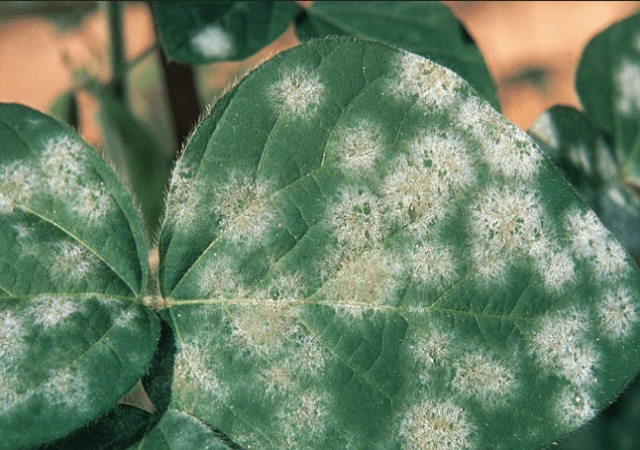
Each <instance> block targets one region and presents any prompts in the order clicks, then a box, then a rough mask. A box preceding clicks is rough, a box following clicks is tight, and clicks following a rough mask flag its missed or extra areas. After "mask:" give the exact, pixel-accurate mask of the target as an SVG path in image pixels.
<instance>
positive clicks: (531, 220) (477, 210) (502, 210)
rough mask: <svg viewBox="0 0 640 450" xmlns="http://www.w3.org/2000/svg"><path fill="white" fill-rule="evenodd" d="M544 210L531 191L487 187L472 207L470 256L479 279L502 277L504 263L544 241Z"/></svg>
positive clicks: (505, 265)
mask: <svg viewBox="0 0 640 450" xmlns="http://www.w3.org/2000/svg"><path fill="white" fill-rule="evenodd" d="M543 217H544V211H543V209H542V206H541V205H540V203H539V200H538V198H537V196H536V195H535V194H534V192H532V191H529V190H526V189H525V188H519V189H516V190H511V189H508V188H506V187H502V188H498V187H489V188H488V189H487V190H486V191H485V192H484V193H482V195H481V196H480V198H479V200H478V201H477V202H476V203H475V205H472V207H471V219H472V220H471V226H472V230H471V231H472V233H471V234H472V236H473V244H472V249H471V255H472V257H473V260H474V263H475V268H476V271H477V273H478V274H479V275H480V276H481V277H482V278H489V279H497V278H499V277H502V276H503V275H504V271H505V269H506V267H507V263H508V262H510V261H511V260H512V259H513V258H514V256H516V255H518V254H527V253H529V252H530V250H531V248H532V247H533V246H534V245H536V244H537V243H538V241H539V240H541V239H544V230H543Z"/></svg>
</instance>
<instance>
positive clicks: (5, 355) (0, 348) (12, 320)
mask: <svg viewBox="0 0 640 450" xmlns="http://www.w3.org/2000/svg"><path fill="white" fill-rule="evenodd" d="M25 334H26V330H25V328H24V325H23V324H22V322H21V321H20V320H19V319H18V317H16V315H15V314H14V313H13V312H11V311H0V361H2V363H3V364H2V365H5V364H6V365H7V366H9V365H11V364H14V363H15V362H16V361H17V360H19V359H20V358H22V355H23V352H24V351H25V350H26V348H27V346H26V344H25V342H24V337H25Z"/></svg>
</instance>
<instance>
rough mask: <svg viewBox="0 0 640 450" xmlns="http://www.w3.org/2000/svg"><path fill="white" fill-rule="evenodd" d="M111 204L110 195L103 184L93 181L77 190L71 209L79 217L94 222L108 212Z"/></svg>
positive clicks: (90, 222) (98, 220)
mask: <svg viewBox="0 0 640 450" xmlns="http://www.w3.org/2000/svg"><path fill="white" fill-rule="evenodd" d="M112 206H113V201H112V199H111V195H109V192H108V191H107V189H106V188H105V187H104V184H98V183H93V184H92V185H89V186H82V187H81V188H80V189H79V190H78V192H77V194H76V195H75V200H74V202H73V204H72V207H71V209H72V211H74V212H75V213H76V214H77V215H78V217H79V218H80V219H83V220H85V221H86V222H88V223H89V224H95V223H98V222H100V221H101V220H102V219H103V218H104V217H105V216H106V215H107V214H108V213H109V210H110V209H111V207H112Z"/></svg>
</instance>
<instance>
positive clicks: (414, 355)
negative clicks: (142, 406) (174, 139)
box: [160, 39, 640, 450]
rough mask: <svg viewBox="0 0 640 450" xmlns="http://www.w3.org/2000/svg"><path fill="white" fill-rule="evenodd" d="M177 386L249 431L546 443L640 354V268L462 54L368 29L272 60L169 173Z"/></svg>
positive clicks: (319, 438)
mask: <svg viewBox="0 0 640 450" xmlns="http://www.w3.org/2000/svg"><path fill="white" fill-rule="evenodd" d="M160 285H161V291H162V294H163V296H164V299H165V301H166V303H167V308H165V309H164V310H163V311H162V312H161V314H162V315H163V317H165V318H166V319H167V321H168V322H169V323H171V324H172V326H173V328H174V331H175V335H176V340H177V346H178V348H177V354H176V364H175V372H174V381H173V392H172V406H171V407H172V408H174V409H176V410H180V411H185V412H188V413H189V414H191V415H193V416H194V417H196V418H197V419H199V420H201V421H202V422H204V423H207V424H209V425H211V426H212V427H214V428H215V429H218V430H220V431H221V433H223V434H224V435H225V436H227V437H228V438H229V439H230V440H231V441H233V442H236V443H238V444H239V445H241V446H242V447H243V448H261V449H271V448H274V449H275V448H313V449H320V448H362V449H375V448H380V449H400V448H403V449H435V450H439V449H445V448H446V449H450V448H469V449H487V448H492V449H511V448H523V449H526V448H537V447H539V446H541V445H543V444H545V443H547V442H550V441H551V440H553V439H555V438H557V437H559V436H562V435H563V434H565V433H567V432H569V431H571V430H573V429H575V428H577V427H578V426H580V425H581V424H583V423H585V422H586V421H588V420H589V419H590V418H592V417H593V416H594V415H595V413H596V411H597V410H598V409H601V408H602V407H604V406H605V405H606V404H608V403H609V402H610V401H611V399H612V398H613V397H615V396H616V395H617V393H618V392H619V391H620V389H621V388H622V387H623V386H624V385H625V384H626V382H627V380H628V379H629V378H630V377H631V376H632V375H633V374H634V373H635V372H636V371H637V370H638V368H639V367H640V350H639V349H640V333H638V312H637V308H638V303H639V301H640V298H639V297H640V279H639V275H638V272H637V270H636V269H635V267H634V266H633V264H632V262H631V261H630V259H629V258H628V257H627V256H626V254H625V252H624V249H623V248H622V246H621V245H620V244H619V243H618V242H617V241H616V240H615V239H614V238H613V237H612V235H611V234H610V233H609V232H608V231H607V230H606V228H605V227H604V226H603V225H602V224H601V223H600V222H599V221H598V220H597V218H596V216H595V214H594V213H593V212H592V211H590V210H589V209H588V208H587V207H586V206H585V205H584V203H583V202H582V201H581V200H580V199H579V198H578V197H577V196H576V194H575V193H574V191H573V190H572V188H570V187H569V185H568V184H567V183H566V181H564V179H563V177H562V176H561V175H560V174H559V173H558V171H557V170H556V169H555V168H554V167H553V165H552V164H551V163H550V162H549V161H548V160H547V159H546V157H544V156H543V154H542V152H541V151H540V150H539V148H538V147H537V146H536V145H535V144H534V143H533V141H532V140H531V139H530V138H529V137H528V136H527V135H526V134H525V133H523V132H521V131H520V130H518V129H517V128H516V127H515V126H514V125H513V124H510V123H509V122H507V121H506V120H505V119H504V118H503V117H502V116H500V115H499V114H498V113H497V112H496V111H495V110H494V109H492V108H491V107H490V106H489V104H488V103H486V102H485V101H484V100H481V99H480V98H479V97H478V96H477V94H476V93H475V91H474V90H473V89H472V88H471V87H470V86H469V85H468V84H467V83H466V82H464V81H463V80H462V79H461V78H459V77H458V76H456V75H455V74H454V73H453V72H451V71H449V70H448V69H445V68H443V67H441V66H438V65H436V64H434V63H432V62H430V61H428V60H426V59H423V58H422V57H420V56H417V55H414V54H411V53H407V52H402V51H398V50H394V49H392V48H389V47H386V46H384V45H382V44H377V43H373V42H368V41H360V40H356V39H329V40H322V41H310V42H308V43H306V44H303V45H301V46H299V47H297V48H295V49H293V50H290V51H287V52H285V53H283V54H281V55H279V56H277V57H275V58H273V59H271V60H270V61H268V62H267V63H265V64H263V65H262V66H260V67H259V68H258V69H257V70H256V71H255V72H253V73H252V74H251V75H249V76H248V77H247V78H245V79H244V80H243V81H242V82H241V83H239V84H238V85H237V86H236V87H235V88H234V89H232V90H231V91H230V92H229V93H228V94H227V95H226V96H224V97H223V98H222V99H221V100H220V101H219V102H218V103H217V105H216V106H215V107H214V108H213V110H212V112H211V115H210V116H209V117H207V118H206V119H204V121H203V122H202V123H201V124H200V125H199V126H198V128H197V129H196V131H195V133H194V135H193V136H192V139H191V141H190V142H189V144H188V146H187V149H186V151H185V153H184V155H183V156H182V158H181V159H180V160H179V162H178V164H177V166H176V168H175V171H174V174H173V178H172V186H171V190H170V194H169V197H168V201H167V215H166V218H165V222H164V224H163V230H162V232H161V237H160Z"/></svg>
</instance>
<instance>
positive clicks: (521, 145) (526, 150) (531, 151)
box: [482, 127, 542, 180]
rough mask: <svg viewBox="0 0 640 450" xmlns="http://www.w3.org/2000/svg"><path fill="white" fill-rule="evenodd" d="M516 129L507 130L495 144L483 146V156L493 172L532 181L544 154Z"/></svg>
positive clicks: (509, 128)
mask: <svg viewBox="0 0 640 450" xmlns="http://www.w3.org/2000/svg"><path fill="white" fill-rule="evenodd" d="M514 128H515V127H508V128H507V129H505V132H504V133H502V134H501V135H500V136H499V137H498V139H497V141H496V142H495V143H488V144H486V145H483V147H482V149H483V156H484V158H485V161H486V162H487V163H488V164H489V166H490V167H491V168H492V169H493V170H495V171H497V172H499V173H501V174H503V175H504V176H506V177H509V178H519V179H522V180H530V179H532V178H533V177H535V176H536V174H537V173H538V170H539V168H540V163H541V162H542V153H541V152H540V150H538V148H537V147H534V146H533V144H532V143H531V142H529V141H528V139H527V138H526V137H525V136H522V132H521V131H520V130H515V129H514ZM514 133H516V136H514Z"/></svg>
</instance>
